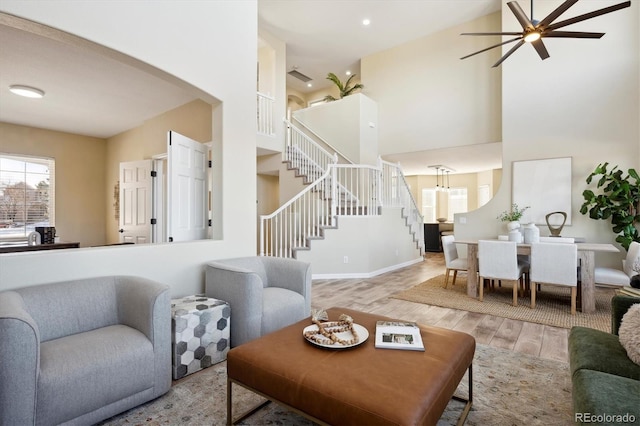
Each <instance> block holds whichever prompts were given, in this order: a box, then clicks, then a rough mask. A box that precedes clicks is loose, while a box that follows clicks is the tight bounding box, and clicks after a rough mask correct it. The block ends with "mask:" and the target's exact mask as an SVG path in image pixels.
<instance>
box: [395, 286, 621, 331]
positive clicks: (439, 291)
mask: <svg viewBox="0 0 640 426" xmlns="http://www.w3.org/2000/svg"><path fill="white" fill-rule="evenodd" d="M452 275H453V274H452ZM444 278H445V277H444V275H439V276H437V277H434V278H431V279H430V280H427V281H425V282H423V283H421V284H418V285H417V286H415V287H412V288H410V289H408V290H405V291H403V292H400V293H397V294H394V295H393V296H391V297H393V298H395V299H401V300H407V301H410V302H417V303H424V304H428V305H435V306H441V307H444V308H452V309H460V310H465V311H470V312H477V313H481V314H488V315H494V316H498V317H503V318H510V319H515V320H521V321H527V322H534V323H538V324H545V325H551V326H555V327H561V328H571V327H573V326H574V325H579V326H583V327H590V328H595V329H598V330H602V331H607V332H608V331H611V298H612V297H613V295H614V294H615V290H613V289H605V288H600V287H596V312H595V313H592V314H584V313H582V312H580V311H579V310H578V312H576V315H571V290H570V289H569V288H568V287H560V286H550V285H547V286H545V285H542V290H541V291H537V292H536V308H535V309H531V298H530V296H529V295H528V294H525V296H524V297H518V306H513V305H512V301H513V293H512V287H511V284H507V285H506V286H504V287H497V286H496V288H495V289H491V290H485V292H484V301H483V302H480V301H479V300H478V299H474V298H472V297H469V296H467V286H466V283H467V277H466V275H465V274H462V275H459V276H458V279H457V280H456V285H455V286H452V285H451V278H450V279H449V286H448V288H447V289H445V288H444Z"/></svg>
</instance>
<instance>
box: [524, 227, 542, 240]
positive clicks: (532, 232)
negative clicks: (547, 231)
mask: <svg viewBox="0 0 640 426" xmlns="http://www.w3.org/2000/svg"><path fill="white" fill-rule="evenodd" d="M523 232H524V242H525V244H531V243H537V242H539V241H540V230H539V229H538V227H537V226H536V225H535V224H534V223H529V224H527V225H525V226H523Z"/></svg>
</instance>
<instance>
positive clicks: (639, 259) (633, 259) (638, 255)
mask: <svg viewBox="0 0 640 426" xmlns="http://www.w3.org/2000/svg"><path fill="white" fill-rule="evenodd" d="M634 265H636V267H640V243H637V242H635V241H633V242H632V243H631V244H630V245H629V250H628V251H627V257H626V258H625V259H623V260H622V270H620V269H615V268H605V267H596V268H595V269H594V275H595V282H596V284H608V285H614V286H628V285H629V280H630V279H631V277H632V276H634V275H636V274H637V272H636V271H634V270H633V268H634Z"/></svg>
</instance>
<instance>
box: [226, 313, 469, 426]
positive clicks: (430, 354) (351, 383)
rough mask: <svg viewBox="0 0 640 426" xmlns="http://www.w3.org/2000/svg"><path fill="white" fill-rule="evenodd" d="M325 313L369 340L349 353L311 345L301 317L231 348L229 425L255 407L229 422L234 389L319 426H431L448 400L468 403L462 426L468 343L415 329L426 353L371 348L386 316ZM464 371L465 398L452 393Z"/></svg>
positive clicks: (453, 334) (452, 334) (460, 336)
mask: <svg viewBox="0 0 640 426" xmlns="http://www.w3.org/2000/svg"><path fill="white" fill-rule="evenodd" d="M327 312H328V313H329V319H330V320H332V321H333V320H337V319H338V317H339V316H340V314H342V313H345V314H347V315H350V316H351V317H352V318H353V320H354V322H355V323H357V324H360V325H362V326H364V327H365V328H366V329H367V330H368V331H369V338H368V339H367V341H366V342H364V343H363V344H361V345H359V346H356V347H354V348H348V349H323V348H320V347H317V346H314V345H312V344H311V343H309V342H307V341H306V340H305V339H304V337H303V336H302V330H303V329H304V327H306V326H308V325H310V324H311V320H310V319H306V320H303V321H300V322H298V323H296V324H293V325H291V326H288V327H285V328H283V329H281V330H279V331H276V332H274V333H271V334H267V335H265V336H263V337H261V338H259V339H256V340H253V341H251V342H248V343H245V344H243V345H240V346H238V347H235V348H233V349H231V350H230V351H229V353H228V355H227V424H231V423H235V422H237V421H239V420H242V419H244V418H246V417H247V416H249V415H251V414H252V413H254V412H255V411H256V409H258V408H259V407H256V408H255V409H253V410H250V411H249V412H247V413H245V414H243V415H242V416H240V417H239V418H238V419H235V420H233V422H232V419H233V417H232V408H231V407H232V405H231V404H232V401H231V388H232V384H233V383H236V384H239V385H241V386H244V387H245V388H247V389H250V390H252V391H254V392H256V393H258V394H260V395H262V396H264V397H265V398H267V399H269V400H271V401H274V402H277V403H279V404H281V405H284V406H287V407H289V408H290V409H293V410H294V411H296V412H298V413H300V414H302V415H304V416H305V417H307V418H309V419H310V420H312V421H314V422H317V423H320V424H332V425H389V424H392V425H435V424H436V423H437V422H438V419H439V418H440V416H441V415H442V413H443V412H444V409H445V408H446V406H447V404H448V403H449V401H450V399H451V398H452V397H453V398H455V399H458V400H462V401H464V402H467V404H466V406H465V409H464V411H463V413H462V415H461V417H460V421H459V423H458V424H463V423H464V421H465V420H466V417H467V414H468V412H469V409H470V408H471V401H472V391H471V389H472V375H471V366H472V361H473V355H474V352H475V346H476V342H475V339H474V338H473V337H471V336H470V335H468V334H465V333H460V332H457V331H451V330H446V329H442V328H436V327H427V326H420V329H421V333H422V340H423V342H424V346H425V351H424V352H420V351H409V350H394V349H376V348H375V327H376V321H377V320H381V319H389V318H386V317H382V316H379V315H373V314H368V313H363V312H358V311H353V310H350V309H346V308H331V309H328V310H327ZM467 369H468V370H469V398H468V400H467V399H462V398H459V397H456V396H454V395H453V393H454V392H455V390H456V388H457V387H458V384H459V383H460V380H461V379H462V377H463V376H464V373H465V372H466V371H467ZM261 406H262V405H261ZM261 406H260V407H261Z"/></svg>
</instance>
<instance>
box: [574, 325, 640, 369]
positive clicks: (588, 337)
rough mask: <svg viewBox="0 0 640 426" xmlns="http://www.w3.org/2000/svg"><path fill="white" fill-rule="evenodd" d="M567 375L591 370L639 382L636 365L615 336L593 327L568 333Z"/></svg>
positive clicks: (578, 328) (577, 328)
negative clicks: (568, 366) (568, 371)
mask: <svg viewBox="0 0 640 426" xmlns="http://www.w3.org/2000/svg"><path fill="white" fill-rule="evenodd" d="M569 360H570V365H571V374H572V376H575V374H576V372H577V371H579V370H595V371H601V372H603V373H609V374H614V375H617V376H623V377H628V378H630V379H634V380H640V366H639V365H637V364H634V362H633V361H631V360H630V359H629V357H628V356H627V352H626V351H625V350H624V348H623V347H622V345H621V344H620V341H619V340H618V336H616V335H615V334H611V333H605V332H604V331H600V330H595V329H593V328H585V327H573V328H572V329H571V332H570V333H569Z"/></svg>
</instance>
